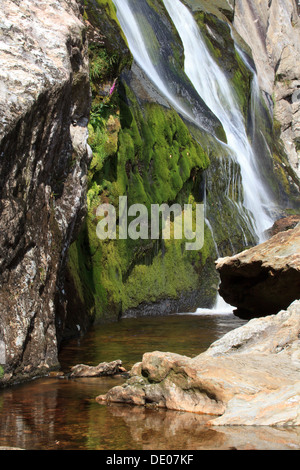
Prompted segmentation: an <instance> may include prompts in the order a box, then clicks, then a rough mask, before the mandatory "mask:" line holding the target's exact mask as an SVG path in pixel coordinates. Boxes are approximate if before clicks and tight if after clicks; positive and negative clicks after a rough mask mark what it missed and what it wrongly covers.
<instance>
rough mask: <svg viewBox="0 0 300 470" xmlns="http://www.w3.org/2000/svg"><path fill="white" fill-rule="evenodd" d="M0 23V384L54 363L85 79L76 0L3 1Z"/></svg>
mask: <svg viewBox="0 0 300 470" xmlns="http://www.w3.org/2000/svg"><path fill="white" fill-rule="evenodd" d="M0 25H1V26H0V28H1V32H0V38H1V39H0V61H1V70H0V83H1V86H0V114H1V122H0V159H1V165H0V214H1V216H0V364H1V367H0V381H1V382H2V383H4V384H5V383H8V382H13V381H15V380H18V377H22V378H28V377H30V376H31V374H34V375H38V374H39V373H42V372H44V371H45V369H46V370H48V369H49V368H51V367H54V366H55V365H56V364H57V362H58V361H57V350H58V344H57V343H58V342H59V340H60V338H59V336H58V337H57V328H58V331H60V330H61V328H62V325H63V322H64V292H63V289H62V287H63V283H64V269H65V263H66V256H67V250H68V247H69V244H70V243H71V241H72V239H73V237H74V235H75V233H76V230H77V228H78V226H79V225H80V223H81V221H82V218H83V216H84V214H85V205H86V203H85V199H86V174H87V166H88V161H89V158H90V156H89V150H88V146H87V143H86V142H87V122H88V116H89V108H90V85H89V70H88V55H87V41H86V38H85V29H84V25H83V23H82V22H81V21H80V20H79V11H78V6H77V3H76V2H75V1H52V0H51V1H50V0H46V1H44V2H39V1H32V0H24V1H22V2H20V1H13V0H4V1H3V2H1V11H0ZM55 312H59V314H58V315H57V316H56V314H55Z"/></svg>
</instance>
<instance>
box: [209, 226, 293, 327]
mask: <svg viewBox="0 0 300 470" xmlns="http://www.w3.org/2000/svg"><path fill="white" fill-rule="evenodd" d="M216 267H217V270H218V271H219V273H220V277H221V285H220V289H219V292H220V295H221V296H222V297H223V298H224V300H225V301H226V302H227V303H229V304H230V305H233V306H235V307H237V311H236V314H237V315H238V316H239V317H241V318H246V319H249V318H253V317H259V316H266V315H273V314H275V313H277V312H278V311H279V310H280V309H284V308H287V307H288V306H289V304H290V303H291V302H292V301H294V300H296V299H297V298H299V294H300V226H299V225H298V226H297V227H296V228H295V229H293V230H288V231H286V232H280V233H278V234H277V235H275V236H274V237H272V238H271V239H270V240H268V241H267V242H265V243H262V244H261V245H259V246H256V247H254V248H251V249H250V250H247V251H244V252H243V253H240V254H237V255H235V256H232V257H227V258H222V259H219V260H218V261H217V264H216Z"/></svg>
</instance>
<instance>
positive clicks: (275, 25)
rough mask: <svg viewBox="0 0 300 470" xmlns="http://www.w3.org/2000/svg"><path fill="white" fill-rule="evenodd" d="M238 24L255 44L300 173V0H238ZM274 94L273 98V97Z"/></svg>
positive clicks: (264, 82) (261, 72)
mask: <svg viewBox="0 0 300 470" xmlns="http://www.w3.org/2000/svg"><path fill="white" fill-rule="evenodd" d="M234 9H235V11H234V26H235V28H236V30H237V31H238V33H239V34H240V35H241V36H242V38H243V39H244V40H245V41H246V43H247V44H248V45H249V46H250V47H251V50H252V53H253V59H254V62H255V65H256V68H257V72H258V77H259V81H260V86H261V89H262V90H263V91H264V92H265V94H266V96H268V101H269V106H270V107H271V109H272V111H273V105H274V118H275V119H276V120H277V121H278V122H279V124H280V125H281V138H282V140H283V143H284V146H285V150H286V153H287V155H288V157H289V161H290V163H291V165H292V167H293V168H294V170H295V171H296V172H297V174H298V176H299V175H300V154H299V150H300V80H299V76H300V63H299V54H300V21H299V13H300V10H299V6H298V2H297V1H296V0H271V1H269V2H267V1H261V0H249V1H247V2H245V1H244V0H236V2H235V7H234ZM271 97H273V101H274V103H273V102H272V100H271Z"/></svg>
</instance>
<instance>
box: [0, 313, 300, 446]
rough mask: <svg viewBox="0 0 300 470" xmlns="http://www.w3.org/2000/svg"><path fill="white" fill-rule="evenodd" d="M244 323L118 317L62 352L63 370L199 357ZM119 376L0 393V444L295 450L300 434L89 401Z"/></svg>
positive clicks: (227, 318) (41, 382)
mask: <svg viewBox="0 0 300 470" xmlns="http://www.w3.org/2000/svg"><path fill="white" fill-rule="evenodd" d="M243 323H244V322H243V321H242V320H239V319H237V318H236V317H234V316H233V315H224V316H222V315H214V316H213V315H209V316H196V315H174V316H168V317H159V318H142V319H127V320H125V319H124V320H122V321H120V322H119V323H117V324H113V325H104V326H98V327H95V328H93V329H92V330H91V331H90V332H89V333H88V334H87V335H86V336H85V337H83V338H80V339H76V340H72V341H70V342H69V343H68V344H66V345H65V346H64V348H63V349H62V351H61V354H60V363H61V368H62V370H63V371H64V372H65V373H67V372H68V371H69V370H70V368H71V367H72V366H74V365H76V364H82V363H84V364H88V365H98V364H99V363H100V362H104V361H113V360H116V359H121V360H122V361H123V365H124V367H126V368H127V369H130V367H131V366H132V365H133V364H135V363H136V362H139V361H141V359H142V356H143V354H144V353H145V352H147V351H155V350H159V351H168V352H176V353H179V354H184V355H187V356H190V357H194V356H197V355H198V354H200V353H201V352H203V351H205V350H206V349H207V348H208V347H209V346H210V344H211V343H212V342H214V341H216V340H217V339H219V338H220V337H221V336H223V335H224V334H225V333H227V332H228V331H230V330H232V329H234V328H237V327H238V326H241V325H242V324H243ZM123 381H124V379H122V378H120V377H113V378H93V379H72V380H71V379H66V378H50V377H49V378H44V379H38V380H35V381H32V382H30V383H28V384H25V385H19V386H16V387H13V388H10V389H7V390H2V391H0V447H1V446H4V447H5V446H6V447H7V446H9V447H18V448H22V449H28V450H29V449H30V450H31V449H32V450H52V449H53V450H202V449H203V450H204V449H207V450H218V449H220V450H223V449H233V448H235V449H299V448H300V431H299V430H298V429H297V428H292V429H289V430H282V429H272V428H241V427H235V428H225V427H222V428H209V427H207V426H206V425H205V422H206V421H207V420H208V419H209V417H205V416H199V415H196V414H192V413H181V412H174V411H165V410H159V411H155V410H151V409H144V408H135V407H129V406H126V405H111V406H106V405H99V404H98V403H97V402H96V401H95V397H97V396H98V395H101V394H105V393H106V392H107V391H108V390H109V389H110V388H112V387H114V386H116V385H119V384H121V383H123Z"/></svg>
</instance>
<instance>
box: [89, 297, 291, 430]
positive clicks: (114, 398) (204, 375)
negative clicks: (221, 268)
mask: <svg viewBox="0 0 300 470" xmlns="http://www.w3.org/2000/svg"><path fill="white" fill-rule="evenodd" d="M299 333H300V301H296V302H294V303H293V304H292V305H291V306H290V307H289V308H288V310H286V311H281V312H279V313H278V314H277V315H274V316H269V317H267V318H263V319H253V320H251V321H250V322H249V323H248V324H246V325H244V326H243V327H241V328H238V329H237V330H234V331H232V332H230V333H228V334H227V335H225V336H224V337H223V338H222V339H220V340H219V341H217V342H216V343H214V344H213V345H212V346H211V347H210V348H209V349H208V350H207V351H206V352H205V353H203V354H200V355H199V356H197V357H195V358H194V359H191V358H188V357H185V356H180V355H178V354H172V353H163V352H158V351H157V352H152V353H148V354H145V355H144V357H143V360H142V362H141V363H139V364H136V365H135V366H134V367H133V368H132V370H131V372H130V375H131V378H130V379H129V380H128V381H127V382H126V383H125V384H124V385H123V386H119V387H115V388H113V389H111V390H110V391H109V392H108V393H107V394H106V395H105V396H100V397H98V398H97V401H98V402H99V403H103V402H104V403H105V402H106V403H110V402H113V403H127V404H132V405H139V406H149V405H151V406H154V407H158V408H167V409H172V410H177V411H188V412H194V413H202V414H210V415H215V416H218V418H215V419H213V418H212V419H211V420H210V421H209V424H211V425H231V424H234V425H237V424H238V425H277V426H278V425H279V426H283V425H284V426H298V425H299V424H300V421H299V410H300V395H299V385H300V343H299Z"/></svg>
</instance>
